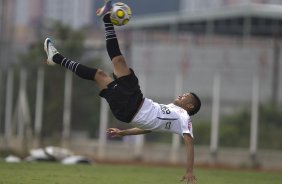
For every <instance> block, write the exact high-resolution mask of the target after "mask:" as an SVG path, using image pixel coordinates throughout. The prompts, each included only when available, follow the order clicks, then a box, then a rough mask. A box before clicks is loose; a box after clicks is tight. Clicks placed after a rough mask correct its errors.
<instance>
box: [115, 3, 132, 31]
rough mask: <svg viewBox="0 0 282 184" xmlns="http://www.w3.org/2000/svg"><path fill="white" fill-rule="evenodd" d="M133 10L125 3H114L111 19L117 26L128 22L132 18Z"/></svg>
mask: <svg viewBox="0 0 282 184" xmlns="http://www.w3.org/2000/svg"><path fill="white" fill-rule="evenodd" d="M131 15H132V12H131V9H130V7H129V6H128V5H127V4H125V3H121V2H118V3H114V4H113V6H112V11H111V21H112V23H113V24H114V25H116V26H123V25H125V24H127V23H128V22H129V20H130V18H131Z"/></svg>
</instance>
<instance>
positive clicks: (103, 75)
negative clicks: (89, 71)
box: [95, 69, 109, 79]
mask: <svg viewBox="0 0 282 184" xmlns="http://www.w3.org/2000/svg"><path fill="white" fill-rule="evenodd" d="M107 77H109V76H108V75H107V74H106V73H105V72H104V71H103V70H101V69H98V70H97V72H96V75H95V78H99V79H101V78H107Z"/></svg>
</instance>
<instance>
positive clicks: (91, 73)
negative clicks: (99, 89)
mask: <svg viewBox="0 0 282 184" xmlns="http://www.w3.org/2000/svg"><path fill="white" fill-rule="evenodd" d="M53 61H54V62H55V63H57V64H59V65H61V66H64V67H65V68H67V69H69V70H71V71H72V72H74V73H75V74H76V75H78V76H79V77H81V78H83V79H87V80H95V74H96V72H97V69H96V68H89V67H87V66H84V65H82V64H80V63H77V62H75V61H72V60H70V59H67V58H65V57H64V56H62V55H61V54H56V55H54V56H53Z"/></svg>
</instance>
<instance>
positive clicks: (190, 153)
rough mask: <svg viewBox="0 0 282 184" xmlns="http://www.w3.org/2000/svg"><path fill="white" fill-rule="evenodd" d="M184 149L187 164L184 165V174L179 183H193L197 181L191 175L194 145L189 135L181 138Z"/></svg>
mask: <svg viewBox="0 0 282 184" xmlns="http://www.w3.org/2000/svg"><path fill="white" fill-rule="evenodd" d="M183 139H184V142H185V145H186V148H187V164H186V173H185V175H184V176H183V177H182V179H181V181H185V182H186V184H188V183H195V181H197V179H196V177H195V176H194V174H193V168H194V144H193V138H192V136H191V135H190V134H184V136H183Z"/></svg>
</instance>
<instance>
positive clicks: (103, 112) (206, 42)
mask: <svg viewBox="0 0 282 184" xmlns="http://www.w3.org/2000/svg"><path fill="white" fill-rule="evenodd" d="M122 2H124V3H126V4H128V5H129V6H130V7H131V9H132V12H133V17H132V19H131V21H130V22H129V23H128V25H126V26H123V27H119V28H118V27H117V28H116V30H117V34H118V37H119V42H120V45H121V48H122V52H123V54H124V55H125V57H126V59H127V61H128V63H129V65H130V66H131V67H132V68H134V70H135V72H136V74H137V75H138V77H139V79H140V84H141V86H142V90H143V92H144V94H145V95H146V97H148V98H151V99H153V100H154V101H157V102H159V103H171V102H173V100H174V99H175V97H177V96H178V95H179V94H182V93H184V92H187V91H193V92H195V93H197V94H198V95H199V96H200V98H201V99H202V109H201V111H200V112H199V113H198V114H197V115H195V117H192V120H193V129H194V136H195V141H194V142H195V145H196V147H195V149H196V150H195V151H196V158H195V159H196V164H199V165H200V164H211V165H213V164H226V165H230V166H236V167H263V168H282V141H281V140H282V134H281V132H282V110H281V107H282V103H281V102H282V74H281V72H282V64H281V60H282V53H281V43H282V42H281V36H282V1H280V0H173V1H163V0H142V1H137V0H123V1H122ZM102 4H103V1H102V0H0V150H1V155H2V156H5V155H7V154H9V153H13V152H15V153H18V154H19V153H20V154H22V155H24V154H26V153H27V152H28V150H29V149H31V148H39V147H45V146H49V145H53V146H61V147H65V148H68V149H71V150H73V151H75V152H78V153H80V154H86V155H90V156H91V157H93V158H95V159H98V160H122V161H136V160H138V161H145V162H146V161H147V162H165V163H174V164H184V163H185V161H186V156H185V147H184V145H183V142H182V141H181V139H180V137H179V136H177V135H170V134H159V133H153V134H149V135H145V136H130V137H124V138H123V139H112V138H109V137H107V136H106V134H105V130H106V128H107V127H118V128H121V129H124V128H129V127H130V126H129V125H128V124H124V123H120V122H118V121H117V120H116V119H115V118H114V117H113V116H112V114H111V112H110V111H109V109H108V106H107V104H106V103H105V101H104V100H101V99H100V98H99V96H98V93H99V91H98V88H97V86H96V85H95V83H93V82H90V81H85V80H82V79H80V78H78V77H77V76H73V74H72V73H70V72H68V71H66V70H65V69H64V68H61V67H50V66H45V64H44V61H45V60H46V54H45V52H44V50H43V42H44V39H45V38H46V37H51V38H52V39H53V41H54V43H55V46H56V47H57V48H58V50H59V51H60V53H62V54H63V55H65V56H66V57H68V58H71V59H73V60H75V61H78V62H80V63H83V64H85V65H87V66H90V67H98V68H102V69H104V70H105V71H107V72H108V73H111V70H112V68H111V62H110V60H109V58H108V56H107V53H106V50H105V38H104V28H103V24H102V23H101V21H100V20H99V18H97V17H96V15H95V12H96V9H97V8H98V7H100V6H101V5H102Z"/></svg>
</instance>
